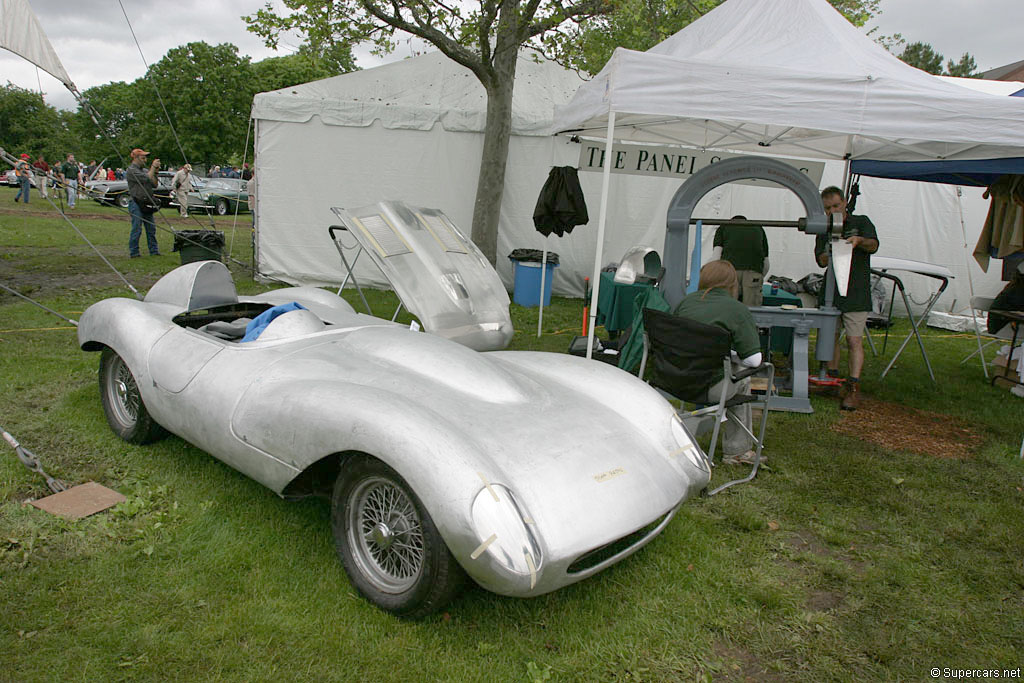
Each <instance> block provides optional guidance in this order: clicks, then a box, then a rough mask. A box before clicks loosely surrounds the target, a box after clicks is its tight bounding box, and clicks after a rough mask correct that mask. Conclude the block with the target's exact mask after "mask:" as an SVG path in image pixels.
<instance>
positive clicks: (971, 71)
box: [946, 52, 981, 78]
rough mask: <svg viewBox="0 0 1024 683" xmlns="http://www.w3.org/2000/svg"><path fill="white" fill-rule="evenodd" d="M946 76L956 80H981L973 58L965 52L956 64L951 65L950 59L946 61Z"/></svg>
mask: <svg viewBox="0 0 1024 683" xmlns="http://www.w3.org/2000/svg"><path fill="white" fill-rule="evenodd" d="M946 75H947V76H956V77H958V78H981V72H980V71H978V65H977V64H976V63H975V61H974V57H972V56H971V55H970V54H968V53H966V52H965V53H964V54H963V55H962V56H961V57H960V61H958V62H957V63H956V64H954V63H953V60H952V59H949V60H947V61H946Z"/></svg>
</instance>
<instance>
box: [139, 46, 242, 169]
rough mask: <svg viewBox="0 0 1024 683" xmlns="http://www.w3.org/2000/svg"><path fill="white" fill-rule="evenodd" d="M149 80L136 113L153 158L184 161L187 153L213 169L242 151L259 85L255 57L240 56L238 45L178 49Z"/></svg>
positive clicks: (153, 70)
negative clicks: (254, 71)
mask: <svg viewBox="0 0 1024 683" xmlns="http://www.w3.org/2000/svg"><path fill="white" fill-rule="evenodd" d="M146 80H147V81H148V82H147V83H143V84H141V87H140V89H141V90H142V92H141V93H140V97H139V98H138V100H137V102H136V108H135V112H134V114H135V120H136V121H137V125H138V127H139V135H140V137H141V138H142V139H143V140H145V144H146V145H147V149H148V150H149V151H150V152H151V158H156V157H159V158H161V159H163V160H164V162H165V163H166V162H168V161H173V162H174V163H182V162H183V161H184V159H183V158H182V151H184V154H185V156H187V157H188V159H189V160H190V161H192V162H198V163H200V164H204V165H209V164H213V163H215V162H220V161H221V160H223V159H226V158H227V157H228V156H229V155H230V154H231V153H232V152H237V151H238V150H239V149H240V148H241V147H242V144H243V142H244V140H245V132H246V128H247V126H248V122H249V110H250V108H251V106H252V96H253V92H254V90H255V81H254V78H253V74H252V70H251V65H250V62H249V58H248V57H239V56H238V48H236V47H235V46H234V45H231V44H229V43H222V44H220V45H216V46H212V45H209V44H207V43H203V42H196V43H188V44H187V45H182V46H181V47H176V48H174V49H172V50H169V51H168V52H167V54H166V55H165V56H164V57H163V59H161V60H160V61H159V62H157V63H155V64H153V66H151V67H150V69H149V71H148V73H147V74H146ZM161 100H162V103H161ZM165 108H166V115H165V113H164V110H165ZM168 116H170V125H168V119H167V117H168ZM175 134H177V138H176V137H175ZM133 146H134V145H133ZM179 148H180V149H179ZM249 158H252V157H251V155H250V157H249Z"/></svg>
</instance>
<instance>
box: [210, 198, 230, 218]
mask: <svg viewBox="0 0 1024 683" xmlns="http://www.w3.org/2000/svg"><path fill="white" fill-rule="evenodd" d="M213 208H214V211H216V212H217V215H218V216H227V215H228V200H226V199H218V200H217V203H216V204H215V205H214V207H213Z"/></svg>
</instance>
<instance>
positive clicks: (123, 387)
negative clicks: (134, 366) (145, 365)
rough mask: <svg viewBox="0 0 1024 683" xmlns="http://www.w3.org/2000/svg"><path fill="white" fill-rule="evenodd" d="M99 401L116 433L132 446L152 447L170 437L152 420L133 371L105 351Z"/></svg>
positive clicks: (102, 358) (109, 351) (101, 366)
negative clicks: (132, 444) (154, 442)
mask: <svg viewBox="0 0 1024 683" xmlns="http://www.w3.org/2000/svg"><path fill="white" fill-rule="evenodd" d="M99 379H100V400H101V401H102V403H103V412H104V413H105V414H106V416H107V423H108V424H109V425H110V428H111V429H112V430H114V433H115V434H117V435H118V436H120V437H121V438H122V439H124V440H125V441H129V442H131V443H138V444H143V443H150V442H152V441H156V440H157V439H160V438H162V437H163V436H165V435H166V434H167V432H166V431H164V429H163V427H161V426H160V425H159V424H157V422H156V421H155V420H154V419H153V418H152V417H151V416H150V414H149V411H148V410H147V409H146V404H145V402H143V400H142V392H141V391H139V384H138V382H136V381H135V375H133V374H132V371H131V368H129V367H128V364H127V363H125V362H124V359H123V358H121V356H119V355H117V354H116V353H114V351H112V350H111V349H104V351H103V355H102V356H101V357H100V372H99Z"/></svg>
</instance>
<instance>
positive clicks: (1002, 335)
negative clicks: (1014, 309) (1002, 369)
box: [960, 296, 1013, 379]
mask: <svg viewBox="0 0 1024 683" xmlns="http://www.w3.org/2000/svg"><path fill="white" fill-rule="evenodd" d="M993 301H995V299H992V298H990V297H987V296H972V297H971V318H972V319H973V320H974V336H975V337H976V338H977V340H978V349H977V350H976V351H971V352H970V353H969V354H968V355H967V356H965V357H964V359H963V360H962V361H960V365H963V364H964V363H966V362H967V361H969V360H970V359H972V358H974V356H975V355H976V354H977V355H978V356H979V357H980V358H981V370H982V372H984V373H985V379H988V378H989V377H988V363H987V362H986V361H985V349H987V348H988V347H989V346H991V345H992V344H996V343H998V342H1008V341H1010V339H1011V338H1013V329H1012V327H1011V326H1010V325H1004V326H1003V329H1001V330H999V331H998V332H996V333H995V334H990V333H989V332H983V331H982V329H981V325H980V324H978V313H982V312H983V313H986V314H987V313H988V311H989V310H990V309H991V308H992V302H993ZM982 337H984V338H985V339H987V340H988V341H986V342H985V344H984V345H983V344H982V343H981V339H982Z"/></svg>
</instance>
